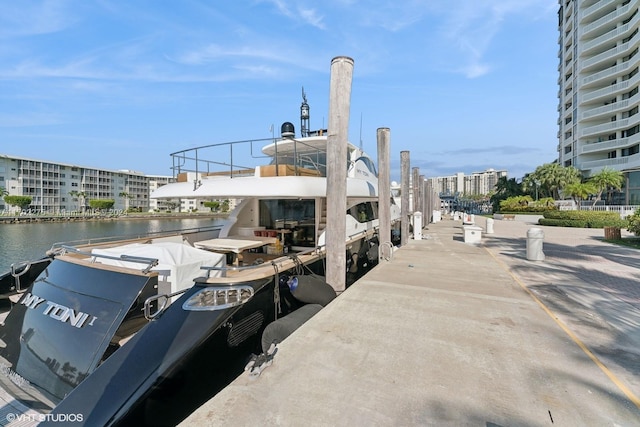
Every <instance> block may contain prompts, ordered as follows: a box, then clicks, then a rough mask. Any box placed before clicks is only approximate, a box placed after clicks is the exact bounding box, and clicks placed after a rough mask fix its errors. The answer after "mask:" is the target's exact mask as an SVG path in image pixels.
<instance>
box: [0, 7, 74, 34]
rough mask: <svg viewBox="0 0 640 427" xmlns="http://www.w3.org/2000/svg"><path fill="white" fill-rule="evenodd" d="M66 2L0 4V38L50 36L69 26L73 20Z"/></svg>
mask: <svg viewBox="0 0 640 427" xmlns="http://www.w3.org/2000/svg"><path fill="white" fill-rule="evenodd" d="M68 3H69V2H68V1H66V0H45V1H33V0H21V1H7V2H2V3H0V38H10V37H24V36H32V35H40V34H50V33H54V32H58V31H61V30H63V29H65V28H67V27H68V26H69V25H71V24H72V23H73V22H74V21H75V18H74V17H73V14H71V13H70V10H69V8H68V7H67V4H68Z"/></svg>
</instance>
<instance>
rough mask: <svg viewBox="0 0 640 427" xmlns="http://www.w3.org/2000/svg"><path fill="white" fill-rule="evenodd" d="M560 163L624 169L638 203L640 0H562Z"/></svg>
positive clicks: (627, 191)
mask: <svg viewBox="0 0 640 427" xmlns="http://www.w3.org/2000/svg"><path fill="white" fill-rule="evenodd" d="M559 5H560V8H559V10H558V31H559V38H558V42H559V50H558V58H559V63H558V73H559V76H558V101H559V102H558V127H559V129H558V161H559V163H560V164H561V165H563V166H574V167H576V168H577V169H579V170H580V171H581V172H582V174H583V175H584V176H586V177H588V176H591V175H594V174H596V173H598V172H599V171H600V170H602V169H603V168H605V167H606V168H611V169H615V170H618V171H621V172H624V174H625V176H626V184H625V188H624V191H623V192H622V193H621V194H619V197H618V202H619V203H622V204H640V114H638V112H639V111H638V108H639V107H640V93H638V92H639V87H640V73H638V68H639V66H640V55H639V54H638V49H639V48H640V34H639V28H640V14H639V13H638V7H639V5H640V0H607V1H604V0H601V1H595V0H560V1H559Z"/></svg>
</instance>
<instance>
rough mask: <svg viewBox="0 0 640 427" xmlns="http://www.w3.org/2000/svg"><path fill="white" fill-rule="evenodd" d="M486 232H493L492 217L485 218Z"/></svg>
mask: <svg viewBox="0 0 640 427" xmlns="http://www.w3.org/2000/svg"><path fill="white" fill-rule="evenodd" d="M486 234H493V219H492V218H487V233H486Z"/></svg>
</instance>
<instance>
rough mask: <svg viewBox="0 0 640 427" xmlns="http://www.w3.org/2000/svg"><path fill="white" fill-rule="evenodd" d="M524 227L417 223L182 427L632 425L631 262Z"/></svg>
mask: <svg viewBox="0 0 640 427" xmlns="http://www.w3.org/2000/svg"><path fill="white" fill-rule="evenodd" d="M484 221H485V220H484V219H483V218H478V225H480V226H482V227H484V226H485V223H484ZM531 227H539V226H536V225H535V224H532V223H527V222H526V221H495V222H494V231H495V233H494V234H492V235H483V238H482V242H481V243H480V244H479V245H469V244H465V243H464V242H463V234H462V224H461V222H460V221H453V220H449V219H445V220H443V221H441V222H439V223H436V224H429V226H428V227H427V229H425V230H424V233H423V239H422V240H420V241H413V240H412V241H409V243H408V244H407V245H405V246H404V247H403V248H400V249H399V250H398V251H397V252H396V253H395V254H394V256H393V259H392V260H391V261H390V262H382V263H381V264H380V265H378V266H377V267H376V268H375V269H374V270H372V271H371V272H370V273H369V274H367V275H366V276H365V277H364V278H362V279H361V280H359V281H358V282H357V283H356V284H354V285H353V286H351V287H350V288H349V289H347V290H346V291H345V292H344V293H343V294H342V295H340V297H338V298H337V299H335V300H334V301H333V302H332V303H331V304H329V305H328V306H327V307H326V308H324V309H323V310H322V311H320V313H318V314H317V315H316V316H315V317H313V318H312V319H311V320H310V321H308V322H307V323H305V324H304V325H303V326H302V327H300V328H299V329H298V330H297V331H296V332H295V333H294V334H293V335H291V336H290V337H289V338H287V339H286V340H285V341H284V342H283V343H281V344H280V345H279V350H278V353H277V355H276V357H275V359H274V362H273V365H272V366H270V367H269V368H267V369H266V370H265V371H263V372H262V374H261V376H260V377H258V378H257V379H250V378H249V377H248V376H247V375H246V374H243V375H241V376H240V377H239V378H238V379H236V381H234V382H233V383H232V384H231V385H230V386H229V387H227V388H226V389H224V390H223V391H222V392H220V393H219V394H218V395H217V396H215V397H214V398H213V399H211V400H210V401H209V402H207V403H206V404H205V405H203V406H202V407H201V408H200V409H198V410H197V411H196V412H194V413H193V414H192V415H191V416H190V417H189V418H188V419H187V420H185V421H184V423H183V425H187V426H191V425H198V426H202V425H233V426H255V425H279V426H300V425H306V426H360V425H366V426H399V425H403V426H412V425H420V426H423V425H425V426H426V425H434V426H435V425H437V426H441V425H451V426H460V425H478V426H514V425H519V426H546V425H549V426H550V425H562V426H567V425H568V426H574V425H575V426H606V425H610V426H635V425H640V400H639V399H638V396H639V395H640V357H639V354H638V353H639V350H640V346H639V345H638V344H640V304H638V303H639V301H640V299H639V296H640V270H639V269H638V267H639V266H640V265H639V264H640V263H639V262H638V256H637V255H638V254H640V252H637V251H636V250H633V249H628V248H623V247H618V246H614V245H610V244H607V243H604V242H602V237H601V236H602V233H603V232H602V230H583V229H564V228H552V227H539V228H541V229H542V230H543V231H544V233H545V237H544V244H543V250H544V253H545V260H544V261H529V260H527V259H526V232H527V230H528V229H529V228H531Z"/></svg>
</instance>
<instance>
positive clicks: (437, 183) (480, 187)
mask: <svg viewBox="0 0 640 427" xmlns="http://www.w3.org/2000/svg"><path fill="white" fill-rule="evenodd" d="M506 176H507V171H506V170H500V171H498V170H495V169H487V170H485V171H483V172H473V173H472V174H471V175H465V174H464V173H462V172H458V173H456V174H455V175H450V176H439V177H434V178H427V179H428V180H429V181H431V185H432V188H433V189H434V190H435V191H436V192H437V193H438V194H441V195H451V196H454V195H458V196H463V195H464V196H480V195H486V194H489V193H490V192H492V191H494V190H495V188H496V184H497V183H498V180H499V179H500V178H501V177H506Z"/></svg>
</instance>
